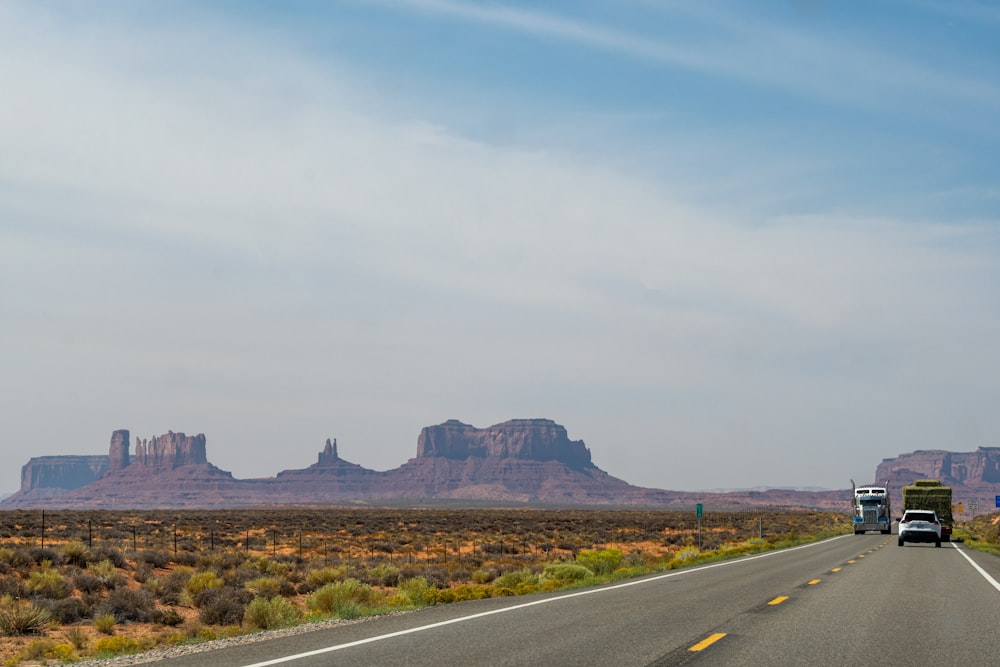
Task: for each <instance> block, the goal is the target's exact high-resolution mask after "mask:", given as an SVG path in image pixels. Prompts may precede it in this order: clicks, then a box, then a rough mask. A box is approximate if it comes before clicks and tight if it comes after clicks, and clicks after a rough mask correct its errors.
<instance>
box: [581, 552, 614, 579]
mask: <svg viewBox="0 0 1000 667" xmlns="http://www.w3.org/2000/svg"><path fill="white" fill-rule="evenodd" d="M623 557H624V555H623V554H622V552H621V551H619V550H618V549H602V550H600V551H581V552H580V553H578V554H577V555H576V562H577V565H582V566H584V567H585V568H587V569H588V570H590V571H591V572H593V573H594V574H596V575H602V574H611V573H612V572H614V571H615V570H617V569H618V567H619V566H620V565H621V562H622V558H623Z"/></svg>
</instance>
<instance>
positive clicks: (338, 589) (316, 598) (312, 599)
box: [306, 579, 379, 618]
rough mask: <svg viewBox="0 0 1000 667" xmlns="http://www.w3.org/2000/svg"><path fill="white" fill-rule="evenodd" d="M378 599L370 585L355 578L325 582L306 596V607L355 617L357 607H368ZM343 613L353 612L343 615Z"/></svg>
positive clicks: (319, 611) (314, 610)
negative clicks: (330, 582)
mask: <svg viewBox="0 0 1000 667" xmlns="http://www.w3.org/2000/svg"><path fill="white" fill-rule="evenodd" d="M378 599H379V596H378V595H377V594H376V593H375V591H374V590H373V589H372V587H371V586H369V585H368V584H363V583H361V582H360V581H358V580H357V579H348V580H346V581H337V582H334V583H332V584H326V585H325V586H322V587H321V588H319V589H317V590H316V591H314V592H312V593H310V594H309V595H308V596H307V597H306V608H307V609H309V611H313V612H318V613H321V614H335V615H337V616H339V617H341V618H357V612H358V608H359V607H370V606H372V605H374V604H375V603H376V602H377V601H378ZM344 613H350V614H353V615H351V616H345V615H344Z"/></svg>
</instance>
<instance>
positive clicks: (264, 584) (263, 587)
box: [246, 577, 281, 598]
mask: <svg viewBox="0 0 1000 667" xmlns="http://www.w3.org/2000/svg"><path fill="white" fill-rule="evenodd" d="M246 589H247V590H248V591H250V592H251V593H253V594H254V597H265V598H273V597H274V596H276V595H281V579H278V578H277V577H257V578H256V579H253V580H251V581H248V582H247V583H246Z"/></svg>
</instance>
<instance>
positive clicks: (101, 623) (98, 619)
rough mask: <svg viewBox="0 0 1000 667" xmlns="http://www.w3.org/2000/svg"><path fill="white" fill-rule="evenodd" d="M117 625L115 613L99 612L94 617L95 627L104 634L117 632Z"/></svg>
mask: <svg viewBox="0 0 1000 667" xmlns="http://www.w3.org/2000/svg"><path fill="white" fill-rule="evenodd" d="M115 625H116V623H115V615H114V614H98V615H97V616H95V617H94V627H95V628H97V631H98V632H100V633H102V634H105V635H113V634H114V633H115Z"/></svg>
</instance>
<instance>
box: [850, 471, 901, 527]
mask: <svg viewBox="0 0 1000 667" xmlns="http://www.w3.org/2000/svg"><path fill="white" fill-rule="evenodd" d="M851 489H853V494H852V495H851V505H852V507H853V509H854V534H855V535H864V534H865V533H867V532H868V531H869V530H877V531H878V532H880V533H882V534H883V535H888V534H889V533H891V532H892V511H891V510H890V507H889V482H888V481H886V483H885V484H881V485H880V484H868V485H865V486H857V485H856V484H855V483H854V480H853V479H852V480H851Z"/></svg>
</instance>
